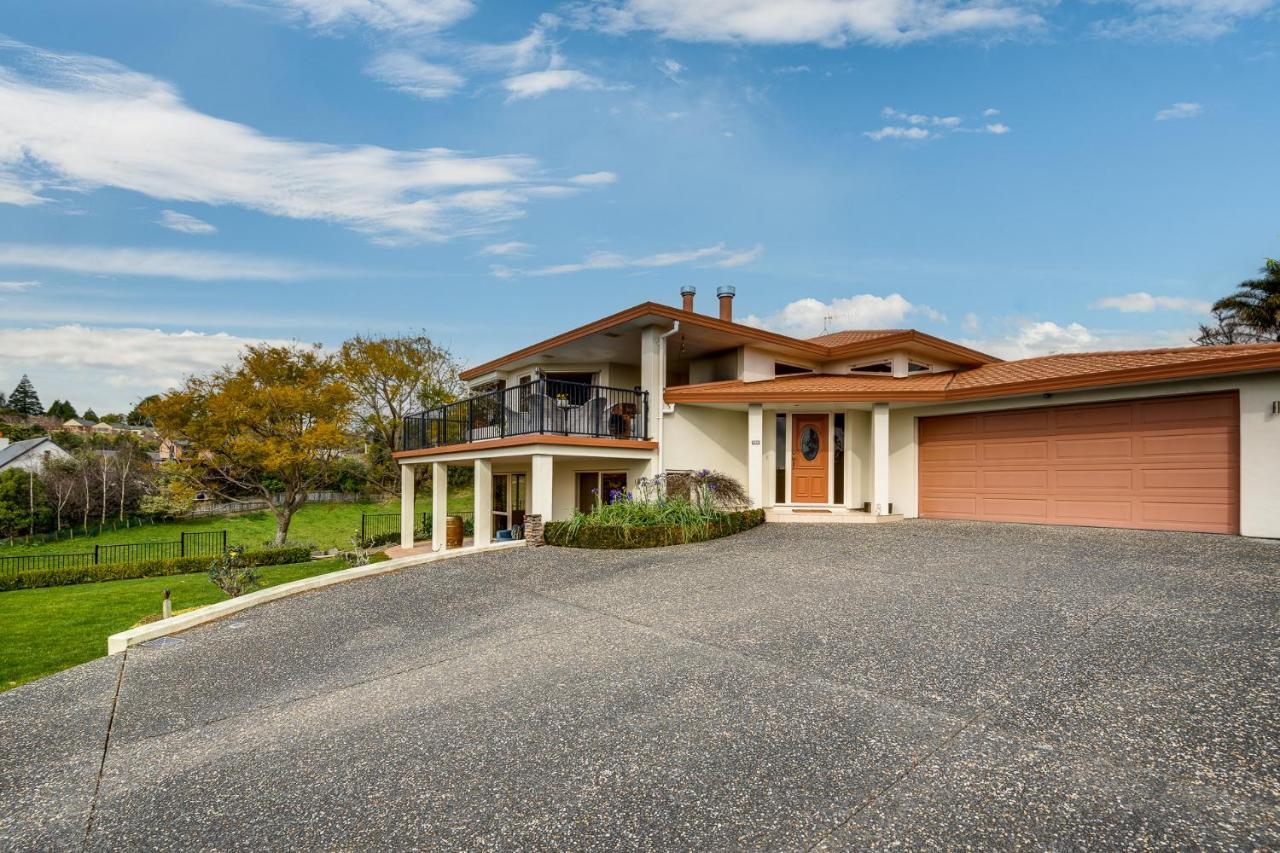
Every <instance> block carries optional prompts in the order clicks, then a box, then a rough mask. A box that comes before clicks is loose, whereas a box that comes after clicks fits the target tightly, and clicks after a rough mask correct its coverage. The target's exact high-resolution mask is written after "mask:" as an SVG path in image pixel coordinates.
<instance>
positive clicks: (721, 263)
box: [711, 243, 764, 269]
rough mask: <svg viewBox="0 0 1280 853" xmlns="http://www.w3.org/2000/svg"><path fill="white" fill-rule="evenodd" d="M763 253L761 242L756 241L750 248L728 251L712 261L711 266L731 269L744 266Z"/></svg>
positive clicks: (757, 258)
mask: <svg viewBox="0 0 1280 853" xmlns="http://www.w3.org/2000/svg"><path fill="white" fill-rule="evenodd" d="M763 254H764V246H763V244H760V243H757V244H755V245H754V246H752V247H751V248H750V249H743V250H742V251H740V252H729V253H728V254H727V255H725V256H724V257H723V258H721V259H720V260H718V261H714V262H713V263H712V264H711V266H713V267H720V268H722V269H732V268H734V267H744V266H746V265H747V264H750V263H754V262H755V261H757V260H759V259H760V256H761V255H763Z"/></svg>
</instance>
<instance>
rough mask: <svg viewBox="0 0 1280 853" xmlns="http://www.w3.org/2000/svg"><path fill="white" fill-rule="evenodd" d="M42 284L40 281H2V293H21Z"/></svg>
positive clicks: (0, 287)
mask: <svg viewBox="0 0 1280 853" xmlns="http://www.w3.org/2000/svg"><path fill="white" fill-rule="evenodd" d="M39 286H40V282H38V281H0V293H21V292H23V291H24V290H34V289H35V288H37V287H39Z"/></svg>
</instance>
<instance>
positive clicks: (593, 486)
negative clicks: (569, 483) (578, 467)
mask: <svg viewBox="0 0 1280 853" xmlns="http://www.w3.org/2000/svg"><path fill="white" fill-rule="evenodd" d="M615 492H617V493H619V494H623V495H625V494H626V493H627V472H625V471H604V472H600V471H579V472H578V509H579V510H581V511H582V512H588V513H589V512H591V511H592V510H593V509H595V507H596V497H597V496H599V498H600V502H601V503H609V499H610V496H611V495H613V494H614V493H615Z"/></svg>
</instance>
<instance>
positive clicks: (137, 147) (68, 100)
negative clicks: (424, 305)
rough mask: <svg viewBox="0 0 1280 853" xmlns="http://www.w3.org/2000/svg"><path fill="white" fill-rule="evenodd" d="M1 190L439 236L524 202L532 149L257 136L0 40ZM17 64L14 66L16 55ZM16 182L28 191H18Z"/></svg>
mask: <svg viewBox="0 0 1280 853" xmlns="http://www.w3.org/2000/svg"><path fill="white" fill-rule="evenodd" d="M6 59H8V60H11V65H10V66H9V67H5V66H4V65H0V199H4V200H7V201H9V202H10V203H28V204H29V203H33V202H38V201H40V200H42V199H45V198H47V197H46V196H45V195H43V194H42V193H43V191H45V190H46V189H47V188H49V187H55V186H56V187H57V188H59V189H74V190H81V191H88V190H92V189H96V188H99V187H114V188H118V189H124V190H130V191H133V192H138V193H142V194H144V195H147V196H150V197H152V198H157V199H167V200H175V201H185V202H201V203H205V204H233V205H239V206H242V207H246V208H249V209H252V210H256V211H260V212H263V213H267V214H270V215H273V216H284V217H289V218H294V219H312V220H323V221H329V222H336V223H340V224H342V225H346V226H348V227H350V228H353V229H355V230H358V231H361V232H365V233H369V234H373V235H377V236H379V237H380V238H382V239H384V240H393V239H396V240H406V239H446V238H448V237H451V236H453V235H454V234H456V233H458V232H460V231H466V230H471V229H474V228H477V227H481V226H485V225H490V224H492V223H494V222H498V221H504V220H509V219H511V218H514V217H517V216H520V215H522V214H523V212H524V210H523V208H524V204H525V202H527V201H528V199H529V194H528V192H527V191H528V190H529V189H530V188H533V187H536V186H538V185H540V184H541V183H542V182H541V181H540V180H538V179H536V178H535V175H536V174H537V172H538V164H537V162H536V161H535V160H533V159H532V158H530V157H525V156H518V155H507V156H496V157H476V156H468V155H464V154H461V153H459V152H456V151H450V150H448V149H444V148H424V149H410V150H395V149H388V148H382V147H379V146H374V145H328V144H321V143H314V142H302V141H296V140H290V139H282V138H278V137H271V136H266V135H264V134H262V133H259V132H258V131H257V130H255V129H253V128H251V127H248V126H246V125H243V124H238V123H235V122H230V121H225V120H222V119H218V118H214V117H213V116H209V115H206V114H204V113H200V112H197V111H196V110H194V109H192V108H191V107H189V106H188V105H187V104H185V103H183V101H182V99H181V98H180V96H179V95H178V93H177V92H176V91H175V90H174V89H173V88H172V87H171V86H169V85H168V84H166V83H164V82H162V81H160V80H157V79H155V78H153V77H150V76H148V75H146V74H141V73H138V72H134V71H131V70H129V69H127V68H124V67H123V66H120V65H117V64H116V63H113V62H110V61H107V60H102V59H96V58H93V57H84V56H69V55H60V54H54V53H50V52H46V51H40V50H37V49H33V48H30V47H27V46H25V45H21V44H18V43H16V42H11V41H0V63H3V62H5V61H6ZM17 65H21V66H24V67H25V68H26V70H27V73H26V74H21V73H19V72H18V71H16V70H15V67H14V66H17ZM24 193H25V195H24Z"/></svg>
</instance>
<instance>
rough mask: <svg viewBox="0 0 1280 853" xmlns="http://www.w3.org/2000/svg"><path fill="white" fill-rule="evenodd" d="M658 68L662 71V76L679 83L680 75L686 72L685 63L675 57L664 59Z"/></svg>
mask: <svg viewBox="0 0 1280 853" xmlns="http://www.w3.org/2000/svg"><path fill="white" fill-rule="evenodd" d="M658 70H659V71H661V72H662V76H664V77H666V78H667V79H668V80H670V81H671V82H672V83H679V82H681V80H680V75H681V74H682V73H683V72H684V70H685V67H684V64H683V63H680V62H677V61H676V60H674V59H664V60H662V61H661V62H659V63H658Z"/></svg>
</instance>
